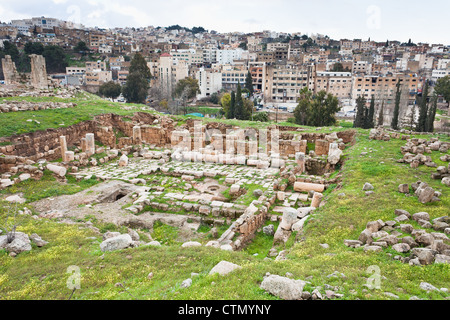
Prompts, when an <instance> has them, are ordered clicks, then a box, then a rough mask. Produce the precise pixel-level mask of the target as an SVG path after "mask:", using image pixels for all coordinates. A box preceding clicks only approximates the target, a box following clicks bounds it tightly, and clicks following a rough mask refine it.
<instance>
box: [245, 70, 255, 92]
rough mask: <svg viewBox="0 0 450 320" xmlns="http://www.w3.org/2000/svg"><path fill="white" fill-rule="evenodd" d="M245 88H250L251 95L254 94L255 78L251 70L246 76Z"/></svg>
mask: <svg viewBox="0 0 450 320" xmlns="http://www.w3.org/2000/svg"><path fill="white" fill-rule="evenodd" d="M245 89H247V90H248V92H249V96H250V97H251V96H252V95H253V92H254V89H253V78H252V74H251V73H250V71H249V72H247V76H246V77H245Z"/></svg>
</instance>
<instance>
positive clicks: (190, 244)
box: [181, 241, 202, 248]
mask: <svg viewBox="0 0 450 320" xmlns="http://www.w3.org/2000/svg"><path fill="white" fill-rule="evenodd" d="M201 246H202V244H201V243H200V242H197V241H187V242H185V243H183V244H182V245H181V247H182V248H190V247H201Z"/></svg>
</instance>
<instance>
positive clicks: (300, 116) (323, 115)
mask: <svg viewBox="0 0 450 320" xmlns="http://www.w3.org/2000/svg"><path fill="white" fill-rule="evenodd" d="M340 109H341V108H340V106H339V100H338V98H337V97H335V96H334V95H332V94H331V93H327V92H326V91H325V90H321V91H319V92H318V93H317V94H313V93H312V92H311V91H309V90H308V88H306V87H305V88H303V89H302V90H301V91H300V97H299V100H298V105H297V107H296V108H295V110H294V116H295V122H296V123H297V124H301V125H307V126H315V127H319V126H330V125H334V124H335V123H336V118H335V114H336V112H338V111H339V110H340Z"/></svg>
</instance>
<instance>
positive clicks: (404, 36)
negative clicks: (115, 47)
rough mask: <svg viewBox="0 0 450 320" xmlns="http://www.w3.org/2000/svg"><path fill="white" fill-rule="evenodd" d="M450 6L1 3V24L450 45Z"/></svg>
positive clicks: (245, 1) (404, 0)
mask: <svg viewBox="0 0 450 320" xmlns="http://www.w3.org/2000/svg"><path fill="white" fill-rule="evenodd" d="M449 12H450V1H449V0H428V1H417V0H370V1H368V0H339V1H337V0H308V1H305V0H221V1H218V0H158V1H156V0H147V1H145V0H77V1H72V0H38V1H36V0H2V1H1V2H0V21H2V22H9V21H11V20H12V19H22V18H29V17H38V16H46V17H54V18H59V19H62V20H70V21H74V22H79V23H82V24H84V25H85V26H87V27H95V26H98V27H102V28H110V27H127V26H129V27H143V26H149V25H152V26H169V25H173V24H179V25H181V26H186V27H189V28H191V27H193V26H202V27H204V28H205V29H208V30H216V31H219V32H230V31H242V32H253V31H262V30H272V31H278V32H302V33H307V34H311V33H320V34H326V35H329V36H330V37H331V38H334V39H341V38H349V39H353V38H360V39H367V38H369V37H370V38H371V39H372V40H375V41H386V39H389V40H399V41H404V42H406V41H408V39H409V38H411V39H412V41H413V42H430V43H444V44H450V19H449Z"/></svg>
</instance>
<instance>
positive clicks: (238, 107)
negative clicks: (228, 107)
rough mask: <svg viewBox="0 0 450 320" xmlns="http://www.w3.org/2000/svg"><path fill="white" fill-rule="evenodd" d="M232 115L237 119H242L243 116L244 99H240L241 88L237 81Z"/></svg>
mask: <svg viewBox="0 0 450 320" xmlns="http://www.w3.org/2000/svg"><path fill="white" fill-rule="evenodd" d="M234 116H235V118H236V119H238V120H242V118H243V117H244V101H243V100H242V89H241V84H240V83H239V81H238V86H237V89H236V103H235V106H234Z"/></svg>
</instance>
